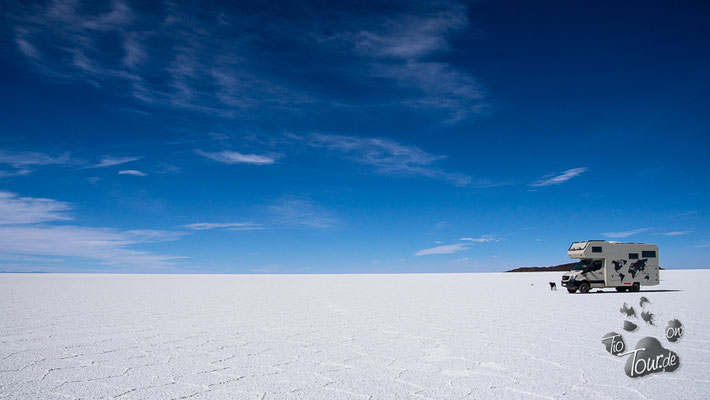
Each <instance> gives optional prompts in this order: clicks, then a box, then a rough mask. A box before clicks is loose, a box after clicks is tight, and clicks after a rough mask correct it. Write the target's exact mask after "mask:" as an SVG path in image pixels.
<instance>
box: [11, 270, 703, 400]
mask: <svg viewBox="0 0 710 400" xmlns="http://www.w3.org/2000/svg"><path fill="white" fill-rule="evenodd" d="M560 276H561V273H557V272H555V273H517V274H497V273H495V274H420V275H69V274H67V275H44V274H37V275H17V274H12V275H0V311H1V314H0V316H1V317H0V399H79V398H82V399H98V398H106V399H112V398H115V399H122V400H128V399H158V398H159V399H181V398H189V399H397V398H402V399H416V398H419V399H483V398H496V399H498V398H505V399H508V398H509V399H518V398H547V399H555V398H570V399H577V398H593V399H600V398H601V399H604V398H607V399H618V398H624V399H666V398H677V399H681V398H682V399H707V398H710V378H708V365H710V317H709V315H710V314H708V313H707V308H708V305H710V301H708V300H709V299H710V293H708V291H707V290H706V283H707V282H709V281H710V271H706V270H700V271H663V273H662V278H663V281H662V284H661V285H660V286H656V287H653V288H652V289H654V290H658V289H660V290H664V289H680V290H681V291H668V292H663V291H660V292H654V291H650V292H649V291H643V292H642V293H617V292H615V291H609V290H607V291H606V292H605V293H589V294H585V295H581V294H575V295H571V294H568V293H566V292H565V291H556V292H555V291H550V290H549V288H548V287H547V286H548V285H547V282H549V281H557V280H559V277H560ZM531 284H532V285H531ZM612 290H613V289H612ZM640 295H644V296H645V297H648V298H649V299H650V300H651V301H652V302H653V312H654V317H655V320H656V321H659V323H658V324H657V326H651V325H646V324H644V325H645V326H643V327H640V329H639V330H637V331H636V332H633V333H630V332H625V333H624V337H625V340H626V342H627V344H629V345H630V346H631V345H632V344H633V343H636V342H638V340H639V339H640V338H642V337H644V336H655V337H658V338H661V340H665V339H664V336H663V329H664V327H665V325H666V322H667V321H670V320H673V319H676V318H677V319H679V320H681V321H683V329H684V330H685V333H684V337H683V340H682V341H679V342H678V343H668V342H663V345H664V347H667V348H669V349H671V350H673V351H675V352H677V353H678V354H679V355H680V357H681V358H682V360H683V361H682V365H681V368H679V369H678V370H677V371H675V372H673V373H665V374H654V375H653V376H648V377H644V378H639V379H630V378H628V377H626V375H625V374H624V362H625V361H626V360H625V358H623V357H621V358H620V357H615V356H613V355H611V354H609V353H607V352H606V351H605V350H604V346H603V345H601V344H600V343H599V338H600V337H601V336H602V335H603V334H604V333H606V332H609V331H613V330H618V329H620V328H621V326H622V324H623V320H624V315H621V314H619V311H618V310H619V306H620V305H621V304H623V303H624V302H626V303H628V304H638V301H639V298H640Z"/></svg>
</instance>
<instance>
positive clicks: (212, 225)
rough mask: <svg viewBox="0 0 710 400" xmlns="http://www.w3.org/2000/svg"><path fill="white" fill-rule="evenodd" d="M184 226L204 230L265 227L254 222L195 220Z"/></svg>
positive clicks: (256, 228) (250, 229)
mask: <svg viewBox="0 0 710 400" xmlns="http://www.w3.org/2000/svg"><path fill="white" fill-rule="evenodd" d="M183 228H187V229H193V230H196V231H204V230H208V229H220V228H221V229H227V230H230V231H253V230H258V229H263V226H261V225H259V224H255V223H253V222H195V223H193V224H188V225H183Z"/></svg>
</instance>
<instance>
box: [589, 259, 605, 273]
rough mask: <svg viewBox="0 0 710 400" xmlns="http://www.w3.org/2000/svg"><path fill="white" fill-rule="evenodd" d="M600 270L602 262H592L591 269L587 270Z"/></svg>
mask: <svg viewBox="0 0 710 400" xmlns="http://www.w3.org/2000/svg"><path fill="white" fill-rule="evenodd" d="M600 269H602V262H601V260H597V261H594V262H593V263H592V267H591V268H589V270H590V271H599V270H600Z"/></svg>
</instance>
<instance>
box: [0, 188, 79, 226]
mask: <svg viewBox="0 0 710 400" xmlns="http://www.w3.org/2000/svg"><path fill="white" fill-rule="evenodd" d="M70 210H71V206H70V205H69V204H68V203H64V202H61V201H56V200H52V199H43V198H36V197H20V196H18V195H17V194H15V193H11V192H7V191H0V225H10V224H32V223H39V222H49V221H68V220H71V219H73V218H72V216H71V215H69V214H68V212H69V211H70Z"/></svg>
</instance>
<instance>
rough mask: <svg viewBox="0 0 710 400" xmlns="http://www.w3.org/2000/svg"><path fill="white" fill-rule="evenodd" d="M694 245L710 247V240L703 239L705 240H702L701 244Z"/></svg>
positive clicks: (701, 247) (700, 247) (702, 247)
mask: <svg viewBox="0 0 710 400" xmlns="http://www.w3.org/2000/svg"><path fill="white" fill-rule="evenodd" d="M693 247H695V248H699V249H704V248H708V247H710V240H705V241H703V242H700V244H698V245H695V246H693Z"/></svg>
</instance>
